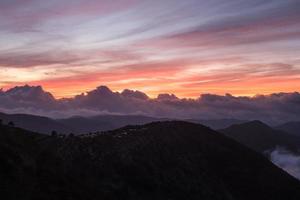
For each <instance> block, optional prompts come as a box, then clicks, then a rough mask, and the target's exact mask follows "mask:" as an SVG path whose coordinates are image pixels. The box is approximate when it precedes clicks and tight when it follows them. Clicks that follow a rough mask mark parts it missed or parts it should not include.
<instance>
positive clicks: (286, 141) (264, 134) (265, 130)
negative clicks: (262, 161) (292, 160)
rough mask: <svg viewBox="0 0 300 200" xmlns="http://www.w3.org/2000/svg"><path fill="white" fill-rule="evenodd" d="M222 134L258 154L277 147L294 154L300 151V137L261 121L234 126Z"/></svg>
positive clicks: (224, 130)
mask: <svg viewBox="0 0 300 200" xmlns="http://www.w3.org/2000/svg"><path fill="white" fill-rule="evenodd" d="M220 132H222V133H224V134H225V135H226V136H229V137H231V138H233V139H234V140H236V141H238V142H239V143H241V144H244V145H246V146H248V147H250V148H251V149H253V150H255V151H257V152H265V151H269V150H274V149H275V148H276V147H283V148H285V149H288V150H290V151H293V152H298V151H299V149H300V137H298V136H296V135H292V134H289V133H286V132H283V131H280V130H275V129H273V128H271V127H269V126H268V125H266V124H264V123H262V122H260V121H251V122H247V123H243V124H237V125H232V126H230V127H228V128H226V129H223V130H220ZM299 153H300V152H299Z"/></svg>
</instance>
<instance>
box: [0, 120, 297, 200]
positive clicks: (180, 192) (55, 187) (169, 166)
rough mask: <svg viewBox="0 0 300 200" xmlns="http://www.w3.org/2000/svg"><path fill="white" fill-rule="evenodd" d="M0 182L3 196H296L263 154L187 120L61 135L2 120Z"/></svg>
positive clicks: (52, 199) (211, 199)
mask: <svg viewBox="0 0 300 200" xmlns="http://www.w3.org/2000/svg"><path fill="white" fill-rule="evenodd" d="M0 181H1V185H0V190H1V191H0V195H1V199H6V200H10V199H18V200H20V199H22V200H27V199H28V200H29V199H30V200H40V199H43V200H94V199H111V200H114V199H133V200H134V199H139V200H144V199H145V200H148V199H149V200H150V199H151V200H152V199H161V200H165V199H178V200H182V199H188V200H192V199H202V200H254V199H255V200H266V199H272V200H283V199H284V200H298V199H300V182H299V181H298V180H296V179H294V178H293V177H291V176H289V175H288V174H287V173H285V172H284V171H282V170H281V169H279V168H277V167H276V166H274V165H273V164H272V163H271V162H269V161H268V160H267V159H266V158H265V157H263V156H261V155H260V154H258V153H256V152H254V151H252V150H250V149H248V148H247V147H244V146H242V145H240V144H238V143H236V142H235V141H233V140H231V139H229V138H226V137H225V136H222V135H221V134H219V133H217V132H215V131H213V130H211V129H209V128H207V127H204V126H202V125H197V124H192V123H187V122H155V123H150V124H147V125H143V126H128V127H125V128H121V129H118V130H114V131H109V132H106V133H104V134H101V135H98V136H94V137H87V136H81V137H74V136H72V135H70V136H68V137H65V138H60V137H55V136H52V137H51V136H45V135H40V134H36V133H31V132H28V131H24V130H22V129H18V128H13V127H7V126H1V127H0Z"/></svg>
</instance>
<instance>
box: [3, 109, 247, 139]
mask: <svg viewBox="0 0 300 200" xmlns="http://www.w3.org/2000/svg"><path fill="white" fill-rule="evenodd" d="M0 119H2V120H3V121H4V123H5V124H7V123H8V122H10V121H12V122H14V123H15V125H16V126H17V127H20V128H24V129H26V130H30V131H35V132H39V133H45V134H50V133H51V132H52V131H56V132H58V133H61V134H69V133H73V134H77V135H78V134H83V133H88V132H98V131H107V130H112V129H116V128H121V127H123V126H127V125H142V124H146V123H150V122H155V121H166V120H170V119H167V118H155V117H147V116H143V115H97V116H91V117H82V116H74V117H70V118H65V119H52V118H49V117H43V116H37V115H28V114H5V113H0ZM186 121H189V122H192V123H200V124H203V125H205V126H209V127H210V128H212V129H215V130H216V129H220V128H226V127H228V126H230V125H232V124H237V123H243V122H244V121H242V120H236V119H216V120H204V119H203V120H193V119H187V120H186Z"/></svg>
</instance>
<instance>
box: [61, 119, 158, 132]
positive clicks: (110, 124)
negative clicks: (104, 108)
mask: <svg viewBox="0 0 300 200" xmlns="http://www.w3.org/2000/svg"><path fill="white" fill-rule="evenodd" d="M160 120H163V119H159V118H153V117H147V116H142V115H98V116H93V117H80V116H77V117H71V118H67V119H59V120H57V121H58V122H60V123H62V124H64V125H65V126H67V127H70V128H71V129H72V130H73V132H74V133H76V134H80V133H87V132H97V131H107V130H112V129H116V128H121V127H123V126H126V125H141V124H146V123H150V122H154V121H160Z"/></svg>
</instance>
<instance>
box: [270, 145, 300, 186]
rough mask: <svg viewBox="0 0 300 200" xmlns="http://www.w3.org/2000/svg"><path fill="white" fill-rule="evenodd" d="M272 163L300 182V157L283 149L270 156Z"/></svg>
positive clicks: (278, 149)
mask: <svg viewBox="0 0 300 200" xmlns="http://www.w3.org/2000/svg"><path fill="white" fill-rule="evenodd" d="M270 158H271V161H272V162H273V163H274V164H276V165H277V166H278V167H280V168H282V169H283V170H285V171H286V172H288V173H289V174H290V175H292V176H294V177H295V178H297V179H299V180H300V156H299V155H295V154H294V153H292V152H289V151H287V150H285V149H282V148H277V149H276V150H274V151H273V152H271V154H270Z"/></svg>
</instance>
